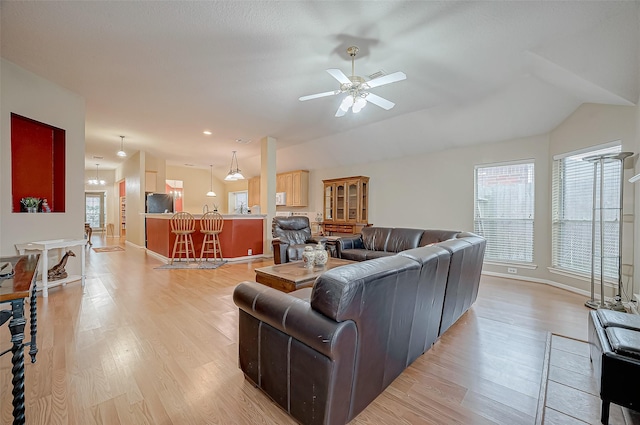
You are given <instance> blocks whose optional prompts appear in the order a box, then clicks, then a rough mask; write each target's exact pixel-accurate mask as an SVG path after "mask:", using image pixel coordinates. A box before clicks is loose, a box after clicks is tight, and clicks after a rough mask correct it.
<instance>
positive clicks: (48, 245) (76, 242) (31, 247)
mask: <svg viewBox="0 0 640 425" xmlns="http://www.w3.org/2000/svg"><path fill="white" fill-rule="evenodd" d="M86 243H87V240H86V239H52V240H48V241H36V242H29V243H19V244H16V249H17V250H18V252H19V253H20V255H24V253H25V251H42V255H41V256H40V264H41V266H40V277H41V279H42V286H41V288H37V289H42V296H43V297H45V298H46V297H48V296H49V287H50V286H57V285H66V284H67V282H73V281H76V280H82V286H83V287H84V280H85V272H84V257H85V256H84V246H85V245H86ZM72 246H81V247H82V249H81V250H80V251H81V252H80V274H79V275H69V276H67V277H65V278H64V279H60V280H56V281H54V283H53V285H49V279H48V271H49V265H48V260H49V258H48V254H49V250H50V249H59V250H61V249H62V248H70V247H72Z"/></svg>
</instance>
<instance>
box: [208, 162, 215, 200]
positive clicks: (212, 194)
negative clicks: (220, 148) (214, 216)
mask: <svg viewBox="0 0 640 425" xmlns="http://www.w3.org/2000/svg"><path fill="white" fill-rule="evenodd" d="M209 169H210V174H211V176H210V177H211V185H210V186H209V191H208V192H207V196H209V197H212V198H213V197H214V196H216V193H215V192H214V191H213V164H211V165H209Z"/></svg>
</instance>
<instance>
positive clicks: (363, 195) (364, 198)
mask: <svg viewBox="0 0 640 425" xmlns="http://www.w3.org/2000/svg"><path fill="white" fill-rule="evenodd" d="M368 191H369V184H368V183H367V182H362V188H361V192H360V202H361V204H360V219H359V220H360V222H361V223H366V222H367V221H368V220H369V217H368V211H367V205H369V199H368V195H369V193H368Z"/></svg>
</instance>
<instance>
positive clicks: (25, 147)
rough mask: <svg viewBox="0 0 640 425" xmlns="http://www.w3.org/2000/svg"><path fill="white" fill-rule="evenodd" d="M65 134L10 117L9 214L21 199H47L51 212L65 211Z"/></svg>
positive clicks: (16, 209) (45, 126) (16, 116)
mask: <svg viewBox="0 0 640 425" xmlns="http://www.w3.org/2000/svg"><path fill="white" fill-rule="evenodd" d="M65 138H66V135H65V131H64V130H62V129H59V128H55V127H52V126H50V125H47V124H43V123H40V122H37V121H34V120H32V119H29V118H25V117H22V116H20V115H17V114H11V196H12V198H11V199H12V211H13V212H20V211H21V204H20V199H22V198H25V197H27V196H33V197H36V198H46V199H47V202H48V204H49V207H51V211H52V212H64V210H65V172H66V171H65V143H66V142H65Z"/></svg>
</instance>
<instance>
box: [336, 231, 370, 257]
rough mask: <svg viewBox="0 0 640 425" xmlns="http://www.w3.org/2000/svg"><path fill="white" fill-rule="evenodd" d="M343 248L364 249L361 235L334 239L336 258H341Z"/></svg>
mask: <svg viewBox="0 0 640 425" xmlns="http://www.w3.org/2000/svg"><path fill="white" fill-rule="evenodd" d="M345 249H364V242H363V241H362V235H361V234H357V235H353V236H344V237H341V238H338V239H336V253H337V255H338V258H342V251H343V250H345Z"/></svg>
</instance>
